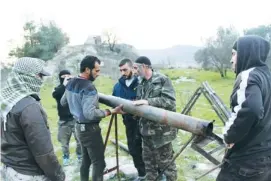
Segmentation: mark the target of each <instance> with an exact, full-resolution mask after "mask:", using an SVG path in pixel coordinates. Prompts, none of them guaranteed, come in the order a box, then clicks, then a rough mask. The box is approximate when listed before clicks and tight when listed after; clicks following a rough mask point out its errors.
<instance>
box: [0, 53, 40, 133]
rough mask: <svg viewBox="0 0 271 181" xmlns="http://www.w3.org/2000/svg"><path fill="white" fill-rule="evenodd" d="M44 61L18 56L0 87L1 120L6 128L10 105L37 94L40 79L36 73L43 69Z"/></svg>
mask: <svg viewBox="0 0 271 181" xmlns="http://www.w3.org/2000/svg"><path fill="white" fill-rule="evenodd" d="M44 66H45V62H44V61H43V60H41V59H37V58H30V57H23V58H19V59H18V60H17V61H16V63H15V64H14V66H13V69H12V71H11V73H10V74H9V76H8V79H7V83H6V86H5V87H4V88H3V89H1V95H0V100H1V120H2V121H4V129H5V130H6V121H7V115H8V113H9V112H10V110H11V109H12V107H13V106H14V105H15V104H16V103H17V102H19V101H20V100H21V99H23V98H24V97H27V96H29V95H33V94H37V95H39V92H40V88H41V85H42V83H43V81H42V79H41V78H39V77H38V76H37V75H38V74H39V73H41V72H42V71H43V67H44Z"/></svg>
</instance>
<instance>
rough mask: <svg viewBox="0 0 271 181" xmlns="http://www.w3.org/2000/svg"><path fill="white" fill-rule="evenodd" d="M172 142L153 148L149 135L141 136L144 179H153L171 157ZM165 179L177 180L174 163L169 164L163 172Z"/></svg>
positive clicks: (151, 180) (148, 180)
mask: <svg viewBox="0 0 271 181" xmlns="http://www.w3.org/2000/svg"><path fill="white" fill-rule="evenodd" d="M173 154H174V151H173V148H172V143H168V144H166V145H163V146H161V147H159V148H155V147H154V144H153V140H152V138H151V137H147V136H144V137H143V160H144V163H145V169H146V180H147V181H153V180H155V179H156V177H157V176H158V174H159V172H160V171H162V170H163V169H164V168H165V166H166V165H168V164H169V163H170V162H171V161H172V159H173ZM164 175H165V176H166V180H167V181H176V180H177V168H176V164H175V163H173V164H171V165H170V166H169V167H168V168H167V169H166V170H165V172H164Z"/></svg>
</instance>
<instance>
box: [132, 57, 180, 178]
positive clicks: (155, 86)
mask: <svg viewBox="0 0 271 181" xmlns="http://www.w3.org/2000/svg"><path fill="white" fill-rule="evenodd" d="M133 68H134V73H135V74H137V75H138V76H139V78H140V79H141V82H140V84H139V85H138V88H137V101H134V105H144V104H145V105H150V106H154V107H159V108H163V109H166V110H169V111H176V99H175V91H174V89H173V86H172V84H171V81H170V80H169V79H168V78H167V77H166V76H165V75H163V74H160V73H157V72H154V71H153V70H152V68H151V62H150V60H149V59H148V58H147V57H144V56H142V57H139V58H138V59H137V60H136V61H135V64H134V66H133ZM139 124H140V125H139V127H140V133H141V134H142V138H143V160H144V162H145V168H146V174H147V175H146V180H148V181H152V180H155V178H156V177H157V176H158V174H159V171H162V170H163V169H164V167H165V166H166V165H168V164H169V163H170V162H171V160H172V158H173V153H174V152H173V148H172V141H173V140H174V139H175V138H176V135H177V129H176V128H173V127H170V126H168V125H165V124H160V123H156V122H153V121H150V120H146V119H144V118H141V119H140V123H139ZM164 175H165V176H166V179H167V180H168V181H175V180H177V170H176V164H175V163H173V164H171V165H170V166H169V167H168V168H167V169H166V170H165V172H164Z"/></svg>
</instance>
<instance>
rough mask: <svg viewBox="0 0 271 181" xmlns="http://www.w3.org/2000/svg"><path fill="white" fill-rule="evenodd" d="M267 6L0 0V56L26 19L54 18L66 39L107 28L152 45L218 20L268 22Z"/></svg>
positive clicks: (193, 36)
mask: <svg viewBox="0 0 271 181" xmlns="http://www.w3.org/2000/svg"><path fill="white" fill-rule="evenodd" d="M270 7H271V1H270V0H174V1H173V0H164V1H159V0H96V1H94V0H73V1H69V0H6V1H4V0H2V1H1V3H0V20H1V21H0V22H1V30H0V31H1V33H0V59H1V61H3V60H5V59H6V57H7V53H8V51H9V50H10V48H12V47H13V46H14V45H16V43H18V42H20V39H21V36H22V34H23V30H22V27H23V24H24V23H25V21H27V20H37V21H39V20H54V21H55V22H56V24H57V25H58V26H60V27H61V28H62V29H63V30H64V31H65V32H66V33H67V34H68V35H69V37H70V44H71V45H75V44H83V43H84V41H85V40H86V39H87V37H88V35H96V34H101V33H102V31H103V30H105V29H113V30H114V31H115V32H116V33H117V35H118V36H119V37H120V40H121V41H122V42H124V43H128V44H132V45H134V46H135V47H136V48H138V49H156V48H167V47H171V46H174V45H178V44H190V45H201V38H206V37H208V36H211V35H214V34H215V32H216V29H217V27H218V26H229V25H234V26H235V27H236V28H237V29H238V30H239V31H241V30H242V29H244V28H249V27H253V26H258V25H260V24H271V10H270ZM9 40H13V41H9Z"/></svg>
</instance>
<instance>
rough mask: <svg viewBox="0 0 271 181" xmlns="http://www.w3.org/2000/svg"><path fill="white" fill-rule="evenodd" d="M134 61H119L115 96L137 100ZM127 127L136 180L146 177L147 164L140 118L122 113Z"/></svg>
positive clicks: (114, 90)
mask: <svg viewBox="0 0 271 181" xmlns="http://www.w3.org/2000/svg"><path fill="white" fill-rule="evenodd" d="M132 69H133V62H132V61H131V60H130V59H123V60H121V61H120V63H119V70H120V73H121V75H122V76H121V78H120V79H119V81H118V82H117V83H116V84H115V86H114V89H113V96H116V97H121V98H123V99H128V100H135V99H136V87H137V85H138V79H137V77H135V76H134V75H133V71H132ZM122 118H123V123H124V125H125V127H126V138H127V143H128V149H129V153H130V155H131V156H132V157H133V162H134V166H135V167H136V169H137V172H138V178H137V179H136V180H142V179H144V178H145V175H146V172H145V165H144V162H143V158H142V138H141V135H140V133H139V127H138V120H136V119H134V117H133V115H131V114H124V115H122Z"/></svg>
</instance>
